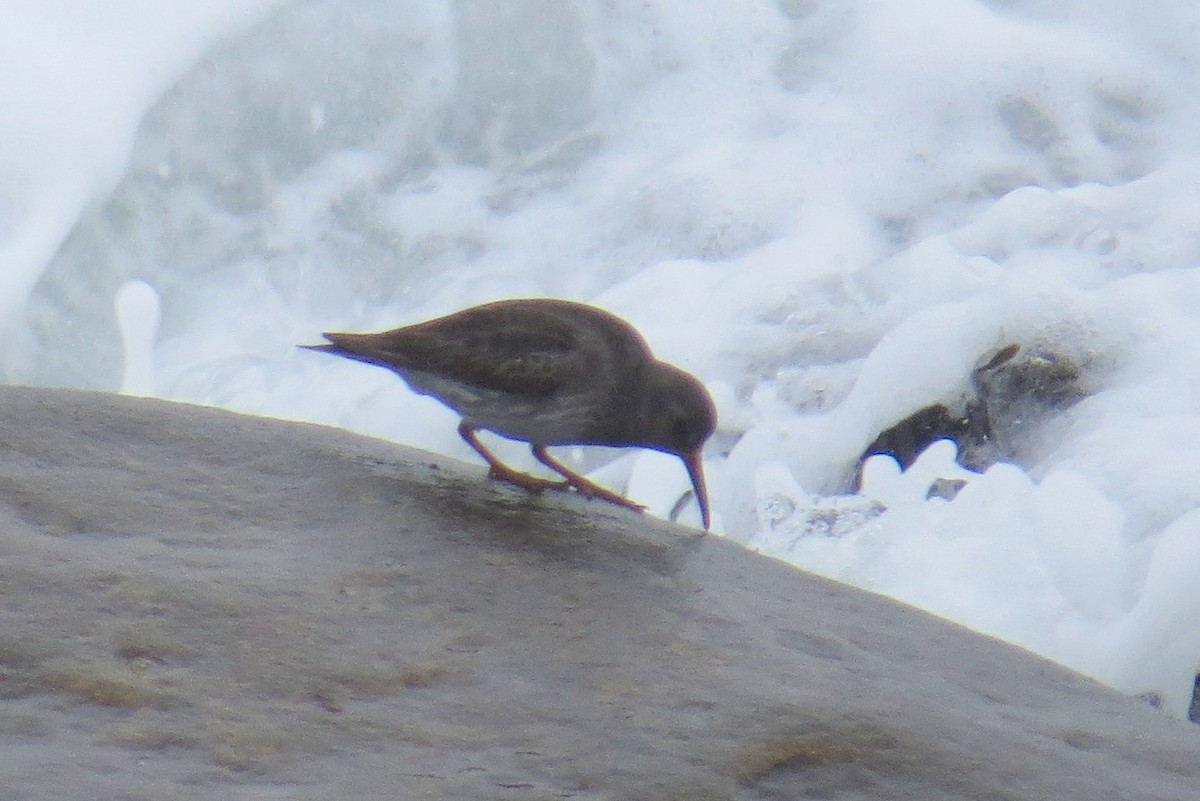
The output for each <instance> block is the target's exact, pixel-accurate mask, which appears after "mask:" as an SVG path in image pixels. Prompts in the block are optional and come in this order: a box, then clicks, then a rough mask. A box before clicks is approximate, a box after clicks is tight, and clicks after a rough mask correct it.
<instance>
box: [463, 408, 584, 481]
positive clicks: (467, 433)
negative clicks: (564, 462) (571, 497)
mask: <svg viewBox="0 0 1200 801" xmlns="http://www.w3.org/2000/svg"><path fill="white" fill-rule="evenodd" d="M458 434H459V436H461V437H462V438H463V439H464V440H466V441H467V444H468V445H470V446H471V447H472V448H474V449H475V452H476V453H478V454H479V455H480V456H482V457H483V460H484V461H485V462H487V463H488V478H494V479H497V480H498V481H507V482H508V483H510V484H516V485H517V486H518V487H522V488H524V489H527V490H529V491H530V492H541V491H542V490H544V489H554V490H565V489H567V488H568V487H569V486H570V482H569V481H549V480H547V479H544V478H538V477H537V476H531V475H529V474H528V473H522V472H519V471H517V470H513V469H512V468H511V467H509V466H508V465H506V464H504V462H501V461H500V460H499V459H497V458H496V457H495V456H493V455H492V454H491V451H489V450H488V449H487V448H485V447H483V443H482V442H480V441H479V439H478V438H477V437H476V436H475V427H474V426H470V425H467V424H466V423H465V422H464V423H462V424H460V425H459V427H458Z"/></svg>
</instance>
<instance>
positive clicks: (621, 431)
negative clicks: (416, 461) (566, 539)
mask: <svg viewBox="0 0 1200 801" xmlns="http://www.w3.org/2000/svg"><path fill="white" fill-rule="evenodd" d="M324 336H325V338H326V339H328V340H329V344H327V345H312V346H306V347H310V348H311V349H313V350H320V351H325V352H327V353H333V354H336V355H339V356H344V357H347V358H350V359H355V360H357V361H362V362H367V363H370V364H376V365H380V366H382V367H387V368H389V369H391V370H394V371H395V372H396V373H398V374H399V375H400V376H401V377H402V378H404V380H405V381H406V382H407V383H408V385H409V386H410V387H411V388H412V389H413V390H414V391H415V392H418V393H421V394H425V395H430V396H433V397H435V398H437V399H439V400H441V401H442V402H443V403H445V404H446V405H447V406H449V407H450V408H452V409H454V410H455V411H457V412H458V413H459V414H461V415H462V417H463V422H462V425H461V426H460V427H459V433H460V434H462V436H463V438H464V439H465V440H466V441H467V442H468V443H469V444H470V445H471V447H473V448H474V449H475V450H476V451H478V452H479V454H480V455H481V456H483V458H484V459H486V460H487V462H488V464H489V466H490V467H491V475H492V476H493V477H496V478H501V479H504V480H508V481H511V482H513V483H517V484H519V485H521V486H524V487H527V488H529V489H542V488H544V487H548V486H549V487H555V488H560V489H566V488H567V487H574V488H575V489H576V490H578V491H580V492H582V493H583V494H585V495H588V496H591V497H600V498H603V499H605V500H609V501H611V502H614V503H619V504H621V505H624V506H628V507H630V508H640V507H638V506H637V505H636V504H633V503H631V502H630V501H628V500H626V499H625V498H622V497H621V496H619V495H616V494H614V493H612V492H609V491H608V490H605V489H603V488H602V487H598V486H597V485H595V484H593V483H592V482H590V481H588V480H587V479H585V478H583V477H582V476H579V475H578V474H576V473H573V472H572V471H570V470H569V469H567V468H566V467H564V466H563V465H561V464H559V463H558V462H556V461H555V460H553V459H552V458H551V457H550V456H549V455H548V454H547V453H546V451H545V448H546V446H550V445H607V446H616V447H638V448H650V449H653V450H659V451H664V452H667V453H673V454H675V455H677V456H679V457H680V458H681V459H683V461H684V463H685V465H687V468H688V472H689V475H690V477H691V479H692V485H693V487H694V488H695V492H696V497H697V501H698V502H699V504H700V509H701V516H702V518H703V520H704V525H705V527H706V528H707V527H708V524H709V510H708V499H707V494H706V491H705V487H704V477H703V472H702V470H701V466H700V452H701V449H702V447H703V445H704V442H705V441H706V440H707V439H708V437H709V436H710V435H711V434H712V432H713V430H714V428H715V427H716V412H715V410H714V408H713V404H712V400H711V398H710V397H709V395H708V392H707V391H706V390H705V389H704V385H703V384H701V383H700V382H699V381H698V380H697V379H696V378H694V377H693V376H691V375H689V374H688V373H685V372H684V371H682V370H680V369H678V368H676V367H673V366H671V365H669V364H666V363H664V362H660V361H658V360H657V359H655V358H654V356H653V354H652V353H651V352H650V348H649V346H648V345H647V344H646V341H645V339H643V338H642V336H641V334H639V333H638V332H637V330H636V329H635V328H634V327H633V326H631V325H630V324H629V323H627V322H625V321H624V320H622V319H620V318H619V317H617V316H616V315H613V314H610V313H609V312H606V311H603V310H601V309H597V308H595V307H592V306H588V305H585V304H582V303H574V302H571V301H565V300H552V299H525V300H505V301H498V302H495V303H488V304H485V305H483V306H476V307H473V308H470V309H466V310H464V311H460V312H457V313H455V314H451V315H448V316H446V317H440V318H438V319H436V320H430V321H428V322H424V323H418V324H416V325H411V326H407V327H404V328H397V329H395V330H392V331H385V332H382V333H378V334H343V333H326V334H325V335H324ZM480 428H482V429H487V430H489V431H494V432H496V433H498V434H501V435H502V436H505V437H509V438H511V439H516V440H522V441H525V442H528V443H530V445H531V446H532V447H533V453H534V455H535V456H536V457H537V458H538V460H539V461H541V462H542V463H543V464H545V465H547V466H548V467H550V468H551V469H553V470H555V471H556V472H557V473H559V474H560V475H562V476H563V477H564V478H565V479H566V482H565V483H564V482H548V481H545V480H544V479H538V478H534V477H533V476H528V475H525V474H523V473H518V472H516V471H514V470H512V469H511V468H508V467H507V466H505V465H503V464H502V463H501V462H499V461H498V460H497V459H496V458H495V457H494V456H492V455H491V454H490V453H489V452H488V451H487V450H486V449H485V448H484V447H483V446H482V445H481V444H480V443H479V441H478V440H477V439H476V438H475V436H474V432H475V430H476V429H480Z"/></svg>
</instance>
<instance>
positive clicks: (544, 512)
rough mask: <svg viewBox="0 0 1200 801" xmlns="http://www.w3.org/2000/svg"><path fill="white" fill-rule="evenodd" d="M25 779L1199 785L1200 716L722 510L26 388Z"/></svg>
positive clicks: (0, 446) (1061, 800)
mask: <svg viewBox="0 0 1200 801" xmlns="http://www.w3.org/2000/svg"><path fill="white" fill-rule="evenodd" d="M0 430H2V431H3V432H4V435H3V438H2V439H0V552H2V553H3V559H2V560H0V620H2V621H3V635H2V636H0V697H2V698H3V699H4V700H3V703H2V704H0V776H3V783H2V784H3V792H2V793H0V795H3V796H4V797H6V798H19V799H55V800H56V801H63V799H88V801H91V799H96V798H189V799H197V801H207V800H208V799H228V798H235V797H236V798H249V797H260V796H264V794H265V795H267V796H270V797H272V798H285V797H286V798H289V799H329V798H354V799H367V800H370V799H388V800H389V801H392V800H393V799H397V798H405V799H408V798H445V799H456V800H460V801H469V800H470V799H487V800H488V801H497V800H500V801H503V800H504V799H522V801H524V800H525V799H549V798H574V799H585V800H591V801H600V799H646V800H648V801H663V800H664V799H689V800H690V799H708V800H710V801H715V800H718V799H719V800H721V801H735V800H736V801H759V800H766V799H802V798H846V799H849V798H873V799H874V798H878V799H899V798H921V799H939V800H940V799H964V800H966V799H970V800H971V801H977V800H978V799H1005V801H1020V800H1021V799H1038V800H1039V801H1040V799H1046V798H1054V799H1056V800H1058V801H1075V800H1077V799H1078V800H1082V799H1086V801H1105V800H1106V799H1130V798H1136V799H1139V801H1166V800H1167V799H1171V800H1173V801H1185V800H1186V801H1192V799H1194V798H1195V794H1196V788H1197V787H1198V786H1200V739H1197V738H1196V737H1195V731H1194V728H1193V727H1192V726H1190V725H1188V724H1186V723H1184V722H1183V721H1179V720H1175V719H1171V718H1169V717H1167V716H1165V715H1163V714H1162V713H1160V712H1156V711H1154V710H1152V709H1149V708H1147V707H1146V706H1145V705H1143V704H1142V703H1140V702H1138V701H1137V700H1136V699H1133V698H1127V697H1124V696H1121V695H1118V694H1117V693H1115V692H1112V691H1110V690H1108V689H1105V688H1103V687H1101V686H1099V685H1097V684H1095V683H1094V682H1092V681H1090V680H1088V679H1085V678H1083V677H1080V676H1078V675H1076V674H1073V673H1071V672H1069V671H1067V670H1065V669H1063V668H1060V667H1057V666H1055V665H1052V664H1050V663H1048V662H1046V661H1045V660H1042V659H1039V658H1037V657H1034V656H1032V655H1030V654H1029V653H1027V652H1025V651H1022V650H1020V649H1018V648H1014V647H1011V646H1008V645H1005V644H1003V643H999V642H996V641H994V640H990V639H987V638H985V637H980V636H978V635H975V634H973V633H971V632H968V631H966V630H964V629H962V628H959V627H957V626H954V625H951V624H949V623H947V622H945V621H943V620H939V619H936V618H934V617H932V616H930V615H926V614H923V613H921V612H919V611H916V610H914V609H911V608H907V607H904V606H902V605H900V604H896V603H893V602H891V601H888V600H887V599H884V598H881V597H879V596H877V595H873V594H870V593H865V592H860V591H857V590H854V589H851V588H847V587H844V586H840V585H838V584H835V583H833V582H830V581H826V580H823V579H819V578H816V577H813V576H811V575H808V574H805V573H803V572H801V571H798V570H794V569H792V568H790V567H788V566H786V565H784V564H782V563H780V562H778V561H775V560H773V559H768V558H764V557H761V556H759V555H757V554H754V553H751V552H748V551H746V550H744V549H742V548H741V547H739V546H738V545H736V544H734V543H732V542H730V541H728V540H725V539H722V538H720V537H716V536H705V535H703V534H701V533H700V532H698V531H695V530H691V529H684V528H679V527H676V526H672V525H670V524H667V523H663V522H660V521H656V520H654V519H653V518H650V517H645V516H640V515H636V514H633V513H631V512H628V511H626V510H621V509H616V508H613V507H610V506H608V505H602V504H598V503H588V502H587V501H586V500H584V499H580V498H574V497H567V496H562V495H558V494H547V495H544V496H542V497H535V496H530V495H528V494H526V493H524V492H523V491H520V490H516V489H512V488H508V487H504V486H498V485H496V484H495V483H491V482H488V481H487V480H486V479H485V478H484V471H483V469H482V468H481V467H475V466H472V467H470V468H466V469H465V468H463V467H461V466H458V465H456V464H454V463H453V462H450V461H448V460H437V459H434V458H433V457H431V456H430V455H429V454H423V453H418V452H415V451H411V450H408V449H405V448H401V447H398V446H393V445H389V444H387V443H383V442H380V441H378V440H370V439H366V438H362V437H356V436H352V435H349V434H346V433H344V432H340V431H336V430H332V429H326V428H319V427H315V426H304V425H296V424H288V423H283V422H278V421H271V420H262V419H254V418H248V417H240V416H236V415H232V414H228V413H224V412H220V411H215V410H212V409H206V408H200V407H191V406H184V405H174V404H167V403H162V402H157V401H151V400H135V399H128V398H119V397H113V396H105V395H96V394H89V393H79V392H65V391H38V390H29V389H16V388H4V389H0Z"/></svg>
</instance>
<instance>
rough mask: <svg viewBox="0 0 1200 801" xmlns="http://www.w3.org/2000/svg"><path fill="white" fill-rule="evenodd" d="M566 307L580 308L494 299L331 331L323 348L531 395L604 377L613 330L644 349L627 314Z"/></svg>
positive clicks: (398, 368)
mask: <svg viewBox="0 0 1200 801" xmlns="http://www.w3.org/2000/svg"><path fill="white" fill-rule="evenodd" d="M567 306H571V307H572V309H574V308H578V307H577V306H576V305H573V304H566V303H564V302H552V301H545V302H541V303H520V302H508V303H496V304H490V305H488V306H480V307H476V308H474V309H468V310H467V311H465V312H460V313H458V314H452V315H450V316H448V317H442V318H439V319H437V320H431V321H429V322H426V323H419V324H417V325H413V326H408V327H406V328H398V329H395V330H393V331H385V332H383V333H380V334H336V333H330V334H326V335H325V336H326V337H327V338H328V339H329V340H330V342H331V343H332V344H331V345H325V346H319V348H320V349H323V350H328V351H332V352H334V353H338V354H340V355H342V356H347V357H349V358H352V359H357V360H359V361H365V362H370V363H373V364H378V365H381V366H384V367H390V368H392V369H394V370H398V371H401V372H403V371H405V370H416V371H420V372H423V373H428V374H431V375H436V376H439V377H442V378H448V379H453V380H456V381H461V382H463V383H465V384H467V385H469V386H471V387H475V388H478V389H481V390H492V391H499V392H505V393H508V394H512V395H518V396H525V397H530V398H534V397H545V396H548V395H552V394H555V393H557V392H559V391H563V390H568V391H569V389H570V388H572V387H575V386H578V385H579V383H580V382H582V381H585V380H587V378H588V377H589V376H591V378H592V379H593V380H594V379H596V378H599V377H600V376H598V375H596V373H597V372H598V371H603V370H605V369H606V365H605V360H604V359H603V358H601V357H600V356H599V353H600V351H602V350H603V349H605V348H607V347H610V345H609V343H608V342H607V337H609V336H612V335H614V334H617V333H619V334H620V336H621V337H625V338H628V337H629V336H630V332H632V336H633V337H634V339H633V347H634V349H635V350H640V349H641V348H644V342H643V341H642V340H641V337H640V335H638V334H637V333H636V332H635V331H633V329H632V328H631V327H629V326H628V325H627V324H626V323H624V322H623V321H621V320H619V319H617V318H615V317H612V316H611V315H607V314H604V313H598V314H596V315H594V316H589V315H587V314H584V318H583V320H582V323H581V320H580V313H579V312H577V311H574V312H573V316H574V319H573V320H570V319H568V318H567V316H565V315H564V310H565V309H566V307H567ZM583 308H585V309H589V307H583ZM616 327H619V328H620V331H619V332H618V331H617V328H616ZM626 329H627V330H626ZM609 361H611V360H609Z"/></svg>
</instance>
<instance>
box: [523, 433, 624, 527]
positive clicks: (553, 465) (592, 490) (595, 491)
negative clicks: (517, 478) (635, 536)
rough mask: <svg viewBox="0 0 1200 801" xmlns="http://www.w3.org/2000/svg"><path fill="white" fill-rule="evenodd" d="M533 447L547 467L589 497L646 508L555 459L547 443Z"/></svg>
mask: <svg viewBox="0 0 1200 801" xmlns="http://www.w3.org/2000/svg"><path fill="white" fill-rule="evenodd" d="M532 447H533V455H534V457H536V458H537V460H538V461H539V462H541V463H542V464H544V465H546V467H549V468H550V469H551V470H553V471H554V472H555V473H558V474H559V475H560V476H562V477H563V478H565V479H566V480H567V484H569V485H571V486H572V487H574V488H575V489H576V490H578V491H579V494H581V495H583V496H585V497H588V498H599V499H600V500H603V501H608V502H609V503H615V504H616V505H617V506H624V507H625V508H626V509H632V510H634V511H635V512H640V511H642V510H643V509H645V508H646V507H644V506H642V505H641V504H640V503H634V502H633V501H631V500H629V499H628V498H625V497H622V496H620V495H618V494H616V493H615V492H612V491H611V490H606V489H605V488H604V487H601V486H600V485H599V484H596V483H594V482H592V481H588V480H587V479H586V478H584V477H583V476H581V475H579V474H578V473H576V472H574V471H572V470H571V469H569V468H568V467H567V466H566V465H564V464H561V463H559V462H557V461H555V460H554V459H552V458H551V457H550V454H548V453H546V446H545V445H534V446H532Z"/></svg>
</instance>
